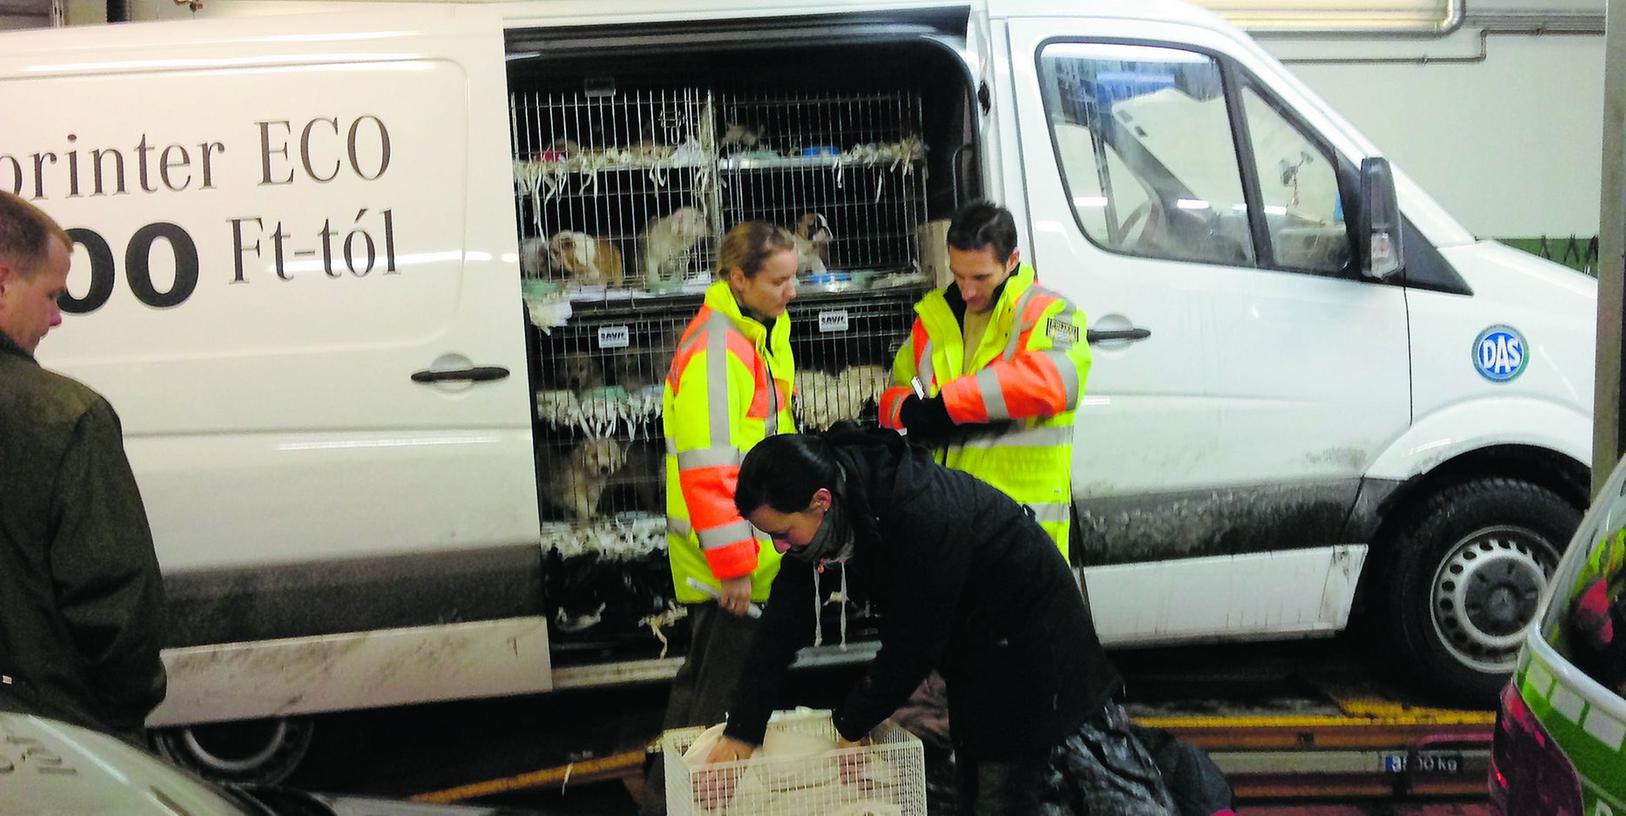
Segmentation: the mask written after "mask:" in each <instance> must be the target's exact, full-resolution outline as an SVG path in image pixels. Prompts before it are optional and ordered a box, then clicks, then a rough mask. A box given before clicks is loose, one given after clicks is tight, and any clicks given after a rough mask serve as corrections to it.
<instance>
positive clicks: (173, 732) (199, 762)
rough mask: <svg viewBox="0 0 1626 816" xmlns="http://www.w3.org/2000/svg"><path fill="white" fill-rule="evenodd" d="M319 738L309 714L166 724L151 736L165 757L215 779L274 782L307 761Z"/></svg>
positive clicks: (239, 781)
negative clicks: (197, 723) (176, 724)
mask: <svg viewBox="0 0 1626 816" xmlns="http://www.w3.org/2000/svg"><path fill="white" fill-rule="evenodd" d="M315 738H316V722H315V721H314V720H313V719H311V718H309V717H279V718H275V719H269V720H245V721H241V722H224V723H206V724H200V725H183V726H178V727H175V728H163V729H159V730H157V731H154V732H152V741H153V745H154V747H155V748H157V749H158V753H159V754H160V755H162V756H163V757H164V758H165V759H167V760H169V761H170V762H173V763H175V764H176V765H179V766H181V767H182V768H185V769H187V770H189V771H192V772H193V773H195V774H197V775H199V776H202V777H204V778H205V779H210V780H213V781H216V782H233V783H242V784H260V785H275V784H278V783H280V782H284V781H287V779H288V777H290V776H292V775H293V773H294V771H295V770H297V769H298V768H299V766H300V765H301V764H303V763H304V761H305V757H306V756H307V755H308V754H309V753H310V749H311V745H312V744H313V743H314V741H315Z"/></svg>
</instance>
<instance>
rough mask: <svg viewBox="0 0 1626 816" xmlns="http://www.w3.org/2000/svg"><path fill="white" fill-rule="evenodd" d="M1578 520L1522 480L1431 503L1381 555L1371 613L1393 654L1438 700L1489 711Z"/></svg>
mask: <svg viewBox="0 0 1626 816" xmlns="http://www.w3.org/2000/svg"><path fill="white" fill-rule="evenodd" d="M1580 523H1581V511H1580V510H1579V509H1577V508H1576V507H1575V506H1574V505H1571V504H1570V503H1569V502H1567V501H1565V500H1564V499H1563V498H1562V497H1560V496H1559V495H1558V494H1557V493H1554V492H1553V491H1551V490H1548V489H1547V488H1545V487H1542V486H1540V485H1537V484H1534V483H1532V482H1527V481H1523V480H1520V479H1506V478H1482V479H1475V480H1472V481H1467V482H1462V483H1459V484H1455V485H1452V486H1450V487H1447V488H1446V489H1444V490H1441V491H1439V492H1438V493H1435V494H1434V495H1432V496H1430V497H1428V499H1427V500H1426V501H1424V502H1423V504H1422V505H1421V506H1420V507H1418V508H1417V509H1416V510H1415V511H1414V512H1413V513H1412V514H1411V515H1410V516H1409V517H1408V518H1406V519H1404V520H1403V521H1402V523H1401V527H1400V529H1398V530H1397V531H1395V533H1394V534H1393V535H1392V536H1391V539H1390V541H1388V542H1387V545H1388V546H1387V547H1385V548H1384V549H1383V550H1382V551H1381V552H1380V555H1379V557H1383V555H1384V554H1386V555H1387V557H1388V559H1389V560H1388V563H1387V564H1386V565H1384V566H1383V568H1381V569H1380V570H1379V571H1378V574H1379V576H1381V577H1380V580H1381V584H1380V585H1379V586H1378V587H1376V590H1377V591H1376V592H1375V593H1374V594H1375V600H1376V601H1377V604H1376V609H1375V610H1374V611H1376V612H1378V613H1379V616H1380V620H1379V621H1378V623H1379V625H1380V626H1381V628H1382V632H1383V636H1384V637H1383V639H1384V640H1385V641H1387V643H1388V644H1389V646H1390V647H1391V655H1392V657H1393V658H1394V659H1395V660H1396V661H1397V662H1398V663H1399V664H1400V665H1401V666H1402V667H1403V668H1404V669H1406V670H1407V671H1408V672H1409V673H1410V674H1411V675H1413V676H1414V677H1415V678H1416V680H1417V681H1418V682H1419V683H1420V684H1421V686H1422V688H1423V690H1424V691H1426V692H1428V693H1429V694H1430V695H1431V696H1433V697H1436V698H1438V699H1439V700H1440V701H1442V702H1449V703H1454V704H1459V705H1478V706H1494V704H1495V701H1496V695H1497V693H1498V692H1499V691H1500V690H1501V688H1502V686H1503V685H1505V684H1506V683H1507V679H1508V677H1509V675H1510V674H1511V673H1512V671H1513V668H1514V665H1515V663H1516V661H1517V659H1518V653H1519V645H1520V644H1521V643H1522V642H1523V635H1524V631H1525V629H1526V627H1528V626H1529V624H1530V622H1531V621H1532V620H1534V618H1535V614H1536V611H1537V604H1538V602H1539V600H1540V597H1541V591H1542V588H1543V587H1545V586H1546V584H1547V581H1548V580H1549V579H1551V577H1552V573H1553V568H1554V566H1556V565H1557V563H1558V557H1559V555H1560V554H1562V553H1563V551H1564V547H1565V545H1567V544H1568V543H1569V539H1570V536H1571V535H1573V534H1574V533H1575V528H1576V527H1577V526H1578V525H1579V524H1580Z"/></svg>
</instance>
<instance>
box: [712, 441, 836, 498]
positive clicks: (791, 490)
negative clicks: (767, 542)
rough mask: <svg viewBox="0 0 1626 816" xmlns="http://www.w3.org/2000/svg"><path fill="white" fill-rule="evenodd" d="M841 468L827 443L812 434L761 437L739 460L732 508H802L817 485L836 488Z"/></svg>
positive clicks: (817, 487) (818, 486) (811, 496)
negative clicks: (740, 460)
mask: <svg viewBox="0 0 1626 816" xmlns="http://www.w3.org/2000/svg"><path fill="white" fill-rule="evenodd" d="M840 473H841V468H840V466H839V465H837V464H836V457H835V452H834V451H833V450H831V448H830V443H829V442H827V441H825V440H824V439H822V438H820V437H818V436H815V435H813V434H780V435H778V436H770V437H768V438H767V439H764V440H762V441H761V442H758V443H757V444H756V447H753V448H752V449H751V451H750V452H749V453H747V454H745V461H744V462H741V463H740V476H739V482H738V484H737V485H736V486H735V488H734V507H735V509H737V510H739V511H740V515H742V516H744V515H749V514H750V513H752V512H755V511H756V509H757V508H758V507H761V506H763V505H767V506H769V507H772V508H773V509H775V510H778V511H779V512H781V513H795V512H797V511H799V510H806V509H807V506H808V505H809V504H812V503H813V494H814V493H816V492H818V490H819V488H821V487H827V488H830V489H832V490H834V489H835V488H836V481H837V478H838V477H839V475H840Z"/></svg>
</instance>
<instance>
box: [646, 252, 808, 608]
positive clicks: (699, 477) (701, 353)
mask: <svg viewBox="0 0 1626 816" xmlns="http://www.w3.org/2000/svg"><path fill="white" fill-rule="evenodd" d="M795 381H796V364H795V361H794V360H793V359H792V358H791V353H790V316H789V315H781V316H780V318H779V319H778V320H776V321H775V322H774V326H773V331H772V332H771V333H770V332H769V331H768V328H767V327H766V326H763V325H762V324H761V323H759V322H758V321H756V320H753V319H751V318H749V317H746V316H745V315H744V314H742V313H741V312H740V307H739V304H738V303H736V302H735V301H734V293H733V292H731V291H729V288H728V283H727V282H726V281H719V282H717V283H714V284H712V285H711V288H709V289H707V290H706V300H705V304H704V305H702V306H701V307H700V311H699V312H698V313H697V314H695V316H694V319H693V320H690V321H689V325H688V327H687V328H686V329H684V331H683V337H682V338H681V339H679V340H678V346H677V353H676V354H675V355H674V356H673V358H672V367H671V369H670V370H668V371H667V374H666V386H665V388H664V389H663V393H662V397H663V399H662V405H663V408H664V414H663V417H662V421H663V423H664V425H665V428H666V544H667V551H668V555H669V557H670V558H671V562H672V585H673V588H674V589H675V590H676V591H677V599H678V600H679V601H681V602H683V603H699V602H703V601H708V600H711V597H710V596H708V595H706V594H705V593H703V592H701V591H700V590H697V589H695V588H694V587H691V586H689V579H690V578H696V579H698V580H700V581H701V582H703V583H705V584H707V585H710V586H711V587H713V588H720V587H721V581H723V580H724V579H727V578H737V577H739V576H741V575H749V576H751V597H752V599H754V600H757V601H764V600H767V598H768V587H769V585H770V584H772V583H773V577H774V575H776V574H777V573H778V572H779V553H778V551H776V550H775V549H774V548H773V545H772V543H771V542H769V541H768V540H767V539H765V538H761V539H759V537H758V533H757V532H756V530H755V529H754V528H753V527H752V526H751V523H750V522H748V521H746V520H745V519H744V518H742V517H741V516H740V513H739V511H738V510H736V509H735V508H734V486H735V484H736V483H737V482H738V480H739V475H740V461H741V460H742V459H744V457H745V453H746V452H747V451H749V450H751V448H752V447H753V446H755V445H756V443H758V442H761V441H762V440H764V439H766V438H768V437H769V436H772V435H774V434H778V433H795V432H796V425H795V420H794V419H793V418H792V416H791V409H790V393H791V384H792V383H794V382H795Z"/></svg>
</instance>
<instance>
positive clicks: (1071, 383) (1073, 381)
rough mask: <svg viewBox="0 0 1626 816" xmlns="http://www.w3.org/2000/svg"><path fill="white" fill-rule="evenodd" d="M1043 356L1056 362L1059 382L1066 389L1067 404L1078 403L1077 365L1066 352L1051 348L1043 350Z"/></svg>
mask: <svg viewBox="0 0 1626 816" xmlns="http://www.w3.org/2000/svg"><path fill="white" fill-rule="evenodd" d="M1044 356H1046V357H1049V358H1050V361H1051V362H1053V363H1055V364H1056V371H1057V373H1059V374H1061V384H1062V386H1063V387H1064V388H1066V389H1067V403H1066V404H1067V405H1078V365H1077V364H1076V363H1074V362H1073V358H1071V357H1069V356H1067V352H1065V351H1061V350H1060V349H1052V350H1050V351H1047V352H1044Z"/></svg>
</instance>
